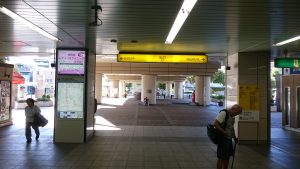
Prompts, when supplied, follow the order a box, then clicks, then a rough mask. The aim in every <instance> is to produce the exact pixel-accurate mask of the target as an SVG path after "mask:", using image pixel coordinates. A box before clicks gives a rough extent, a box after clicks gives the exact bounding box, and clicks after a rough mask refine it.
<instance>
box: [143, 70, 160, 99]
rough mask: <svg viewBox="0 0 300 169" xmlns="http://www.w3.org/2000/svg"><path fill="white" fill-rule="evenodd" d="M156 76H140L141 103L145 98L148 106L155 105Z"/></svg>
mask: <svg viewBox="0 0 300 169" xmlns="http://www.w3.org/2000/svg"><path fill="white" fill-rule="evenodd" d="M156 79H157V76H156V75H142V93H141V94H142V95H141V101H144V98H145V97H147V98H148V100H149V104H156Z"/></svg>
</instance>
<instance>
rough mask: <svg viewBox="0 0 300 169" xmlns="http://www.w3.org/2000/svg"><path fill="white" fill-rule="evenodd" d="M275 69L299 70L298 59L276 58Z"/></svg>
mask: <svg viewBox="0 0 300 169" xmlns="http://www.w3.org/2000/svg"><path fill="white" fill-rule="evenodd" d="M275 67H279V68H299V67H300V58H276V59H275Z"/></svg>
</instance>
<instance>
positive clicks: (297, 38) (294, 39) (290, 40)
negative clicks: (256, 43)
mask: <svg viewBox="0 0 300 169" xmlns="http://www.w3.org/2000/svg"><path fill="white" fill-rule="evenodd" d="M299 39H300V36H296V37H293V38H291V39H288V40H285V41H282V42H279V43H276V44H274V45H273V46H281V45H284V44H287V43H290V42H294V41H296V40H299Z"/></svg>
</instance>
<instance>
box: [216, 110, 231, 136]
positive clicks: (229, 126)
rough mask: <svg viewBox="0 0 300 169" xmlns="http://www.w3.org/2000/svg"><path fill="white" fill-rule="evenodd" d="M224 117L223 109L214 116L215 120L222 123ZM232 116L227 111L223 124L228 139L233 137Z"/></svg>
mask: <svg viewBox="0 0 300 169" xmlns="http://www.w3.org/2000/svg"><path fill="white" fill-rule="evenodd" d="M225 117H226V112H225V111H221V112H220V113H219V114H218V116H217V117H216V120H217V121H218V122H219V123H220V124H222V123H223V122H224V121H225ZM233 125H234V118H232V117H231V116H230V115H229V113H228V119H227V123H226V126H225V132H226V133H227V134H228V137H227V138H229V139H231V138H233V137H234V126H233Z"/></svg>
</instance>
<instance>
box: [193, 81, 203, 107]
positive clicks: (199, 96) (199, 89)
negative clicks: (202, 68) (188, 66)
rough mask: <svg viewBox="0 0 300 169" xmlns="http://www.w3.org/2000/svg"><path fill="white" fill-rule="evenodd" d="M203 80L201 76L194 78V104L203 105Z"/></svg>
mask: <svg viewBox="0 0 300 169" xmlns="http://www.w3.org/2000/svg"><path fill="white" fill-rule="evenodd" d="M203 89H204V78H203V76H195V92H196V94H195V96H196V97H195V102H196V104H198V105H201V106H203V105H204V90H203Z"/></svg>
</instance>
